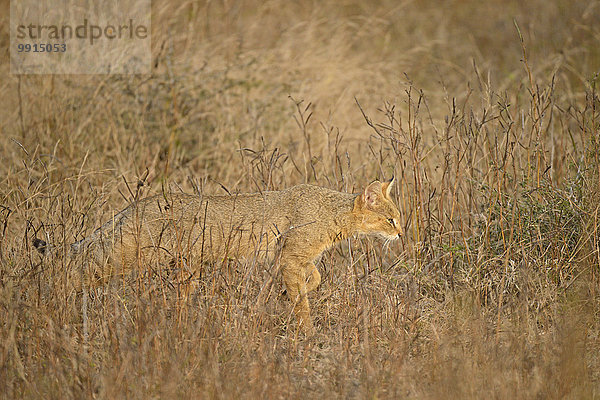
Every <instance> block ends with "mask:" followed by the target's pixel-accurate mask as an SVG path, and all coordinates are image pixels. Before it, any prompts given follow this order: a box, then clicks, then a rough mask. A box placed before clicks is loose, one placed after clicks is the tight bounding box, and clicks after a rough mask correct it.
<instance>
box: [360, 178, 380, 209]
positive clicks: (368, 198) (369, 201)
mask: <svg viewBox="0 0 600 400" xmlns="http://www.w3.org/2000/svg"><path fill="white" fill-rule="evenodd" d="M382 194H383V186H382V184H381V182H379V181H375V182H373V183H370V184H369V185H368V186H367V187H366V188H365V191H364V192H363V194H362V200H363V202H364V203H365V204H366V205H367V206H373V205H374V204H375V203H377V200H378V199H379V196H381V195H382Z"/></svg>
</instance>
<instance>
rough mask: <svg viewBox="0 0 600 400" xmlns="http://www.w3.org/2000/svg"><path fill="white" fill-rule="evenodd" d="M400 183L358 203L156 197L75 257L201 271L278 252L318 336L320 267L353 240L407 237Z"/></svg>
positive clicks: (314, 194) (100, 232)
mask: <svg viewBox="0 0 600 400" xmlns="http://www.w3.org/2000/svg"><path fill="white" fill-rule="evenodd" d="M392 182H393V179H392V181H389V182H384V183H381V182H379V181H375V182H373V183H371V184H370V185H368V186H367V187H366V188H365V190H364V191H363V192H362V193H361V194H358V195H357V194H348V193H341V192H337V191H333V190H330V189H326V188H322V187H318V186H312V185H298V186H294V187H291V188H289V189H286V190H282V191H272V192H263V193H253V194H238V195H231V196H229V195H225V196H204V195H203V196H198V195H187V194H173V195H169V196H163V195H159V196H154V197H149V198H146V199H144V200H140V201H138V202H137V203H134V204H132V205H130V206H129V207H127V208H126V209H125V210H123V211H121V212H120V213H119V214H117V215H115V216H114V218H113V219H111V220H110V221H108V222H107V223H105V224H104V225H103V226H101V227H100V228H99V229H97V230H96V231H95V232H94V233H92V234H91V235H90V236H88V237H87V238H85V239H83V240H81V241H79V242H77V243H75V244H73V245H72V252H73V253H87V254H91V255H92V256H93V257H94V258H95V260H96V262H97V263H98V264H99V265H118V266H119V268H120V269H121V270H127V269H128V268H135V267H139V266H141V265H147V263H150V262H153V261H155V260H158V259H160V258H166V259H169V258H170V259H171V260H184V263H185V264H186V265H188V266H189V267H190V268H200V266H201V265H202V264H203V263H206V262H216V261H222V260H225V259H228V258H235V259H240V258H252V257H255V256H258V257H268V258H272V257H273V256H274V255H275V253H276V252H277V253H278V255H279V260H280V265H281V270H282V274H283V280H284V282H285V285H286V288H287V292H288V294H289V296H290V298H291V299H292V301H294V302H295V307H294V311H295V313H296V316H297V317H298V320H299V322H300V324H301V326H302V327H303V329H304V330H305V331H306V332H308V333H311V332H313V331H314V328H313V324H312V321H311V317H310V308H309V303H308V297H307V293H308V292H310V291H312V290H314V289H315V288H316V287H317V286H318V285H319V283H320V281H321V275H320V274H319V271H318V270H317V269H316V267H315V264H314V260H315V259H316V258H317V257H319V255H320V254H321V253H322V252H323V251H324V250H325V249H327V248H328V247H330V246H332V245H333V244H335V243H336V242H338V241H340V240H342V239H344V238H347V237H349V236H352V235H356V234H370V233H377V234H380V235H382V236H384V237H385V238H387V239H396V238H397V237H398V236H399V235H400V233H401V229H400V222H399V221H400V214H399V212H398V209H397V208H396V206H395V205H394V203H393V202H392V200H391V197H390V191H391V185H392Z"/></svg>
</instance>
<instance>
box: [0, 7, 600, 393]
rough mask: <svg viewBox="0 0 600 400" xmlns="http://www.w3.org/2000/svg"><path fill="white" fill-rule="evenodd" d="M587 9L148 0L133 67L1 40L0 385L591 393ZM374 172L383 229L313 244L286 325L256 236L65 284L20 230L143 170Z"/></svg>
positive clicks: (72, 266) (64, 227)
mask: <svg viewBox="0 0 600 400" xmlns="http://www.w3.org/2000/svg"><path fill="white" fill-rule="evenodd" d="M3 9H5V10H7V9H8V2H6V1H5V2H3ZM2 15H3V17H1V18H2V19H3V20H2V21H3V23H2V25H1V26H2V28H1V31H0V32H1V33H0V46H1V47H2V48H3V49H7V50H8V46H9V37H8V32H7V30H6V29H7V28H6V26H7V22H8V21H7V18H8V15H9V14H8V12H5V13H2ZM599 15H600V3H598V2H587V1H586V2H584V1H575V2H574V1H566V0H564V1H562V0H557V1H552V2H548V1H538V0H534V1H531V2H528V3H527V4H522V2H517V1H488V2H483V3H482V2H478V1H471V0H460V1H459V0H453V1H448V2H444V3H443V4H440V3H439V2H435V1H419V2H410V1H405V2H395V1H387V0H381V1H372V2H359V1H351V0H344V1H341V2H339V1H338V2H328V1H323V2H313V3H305V2H279V1H270V2H255V1H221V2H212V1H209V2H191V1H180V2H167V1H159V0H156V1H154V2H153V25H152V29H153V37H152V38H153V59H154V63H155V64H154V66H153V74H152V75H151V76H115V75H113V76H14V75H10V74H9V69H8V63H7V62H5V63H2V65H0V69H1V73H2V77H3V79H2V81H1V83H0V85H1V93H2V94H3V96H1V97H0V115H1V118H0V143H1V147H0V148H1V149H2V150H1V152H0V157H1V159H0V171H1V174H0V177H1V179H0V232H1V234H0V321H1V323H0V335H1V337H2V341H1V342H0V388H2V389H1V393H2V397H6V398H21V397H25V398H80V397H99V398H149V397H154V398H174V397H175V398H176V397H183V398H186V397H193V398H213V397H214V398H238V397H243V398H254V397H267V398H324V397H330V396H333V397H344V398H364V397H367V398H483V397H493V398H511V399H512V398H565V397H566V398H597V397H599V396H600V375H599V373H598V371H600V358H599V350H600V320H599V315H598V310H599V309H600V296H599V293H598V284H599V275H600V265H599V257H600V252H599V251H598V250H599V248H598V246H599V243H598V238H599V235H598V231H597V229H598V200H597V199H598V197H597V196H598V192H599V191H598V188H599V180H600V160H598V157H599V155H598V154H599V148H598V146H599V145H600V137H599V125H600V114H599V107H600V98H599V95H598V88H597V85H598V68H599V65H600V43H599V42H600V30H599V28H598V27H599V26H600V24H599V23H600V18H599ZM4 54H5V56H4V60H5V61H6V59H7V55H8V51H6V52H4ZM391 174H395V175H396V177H397V179H398V185H397V186H396V188H395V193H394V195H395V197H396V199H397V201H398V204H399V205H400V207H401V210H402V215H403V223H404V226H405V231H406V234H405V236H404V237H403V239H402V240H400V241H398V242H397V243H395V244H393V245H391V246H389V247H383V246H382V243H381V242H380V241H379V240H377V239H370V238H362V239H352V240H350V241H348V242H344V243H342V245H341V246H339V247H336V248H334V249H332V250H330V251H328V252H326V253H325V254H324V256H323V257H322V259H321V260H320V261H319V263H318V268H319V269H320V270H321V271H322V275H323V283H322V285H321V287H320V288H319V289H318V290H317V291H316V293H314V294H313V295H311V303H312V304H313V305H314V307H313V309H314V310H313V313H314V316H315V319H316V324H317V326H318V329H319V333H318V334H317V336H316V337H315V338H312V339H309V340H307V339H303V338H302V336H298V335H297V332H296V325H295V323H294V320H293V318H292V317H291V316H290V309H291V307H290V304H289V302H288V301H287V300H286V299H285V297H284V296H281V293H282V292H283V287H282V285H281V282H280V280H279V278H278V277H277V276H276V275H274V274H273V271H272V268H271V266H270V265H268V264H264V263H260V262H257V261H256V260H249V261H248V262H233V261H231V262H226V263H223V264H217V265H210V266H203V267H202V268H203V269H202V280H201V282H200V283H201V284H200V287H199V288H198V289H197V290H195V291H193V292H192V293H186V291H187V290H188V289H187V287H186V285H184V284H181V283H180V282H178V281H177V279H174V278H171V277H169V276H167V275H165V274H162V273H161V272H160V271H162V270H163V269H164V266H160V265H150V266H148V268H147V269H145V270H141V271H139V273H137V274H135V275H133V276H127V277H123V278H119V279H114V280H112V281H110V282H109V283H108V284H107V285H105V286H103V287H101V288H99V289H97V290H95V291H91V292H90V293H89V295H88V296H83V295H82V294H81V293H76V292H74V291H73V290H72V288H71V285H70V284H71V280H72V276H71V274H72V272H73V271H79V270H80V267H81V266H80V265H77V263H76V262H75V261H73V260H70V259H69V258H68V257H64V256H63V252H62V251H60V249H59V250H58V251H57V252H56V254H54V255H53V256H51V257H48V258H41V257H40V256H39V255H38V254H37V253H36V252H35V251H33V250H32V248H31V240H32V238H34V237H35V236H38V237H41V238H44V239H45V240H48V241H50V242H52V243H55V244H56V245H57V246H58V247H59V248H60V247H65V248H66V246H68V244H69V243H71V242H73V241H75V240H77V239H79V238H81V237H83V236H85V235H87V234H89V233H90V232H91V231H92V230H93V229H94V228H95V227H97V226H98V225H99V224H100V223H101V222H103V221H106V220H107V219H108V218H110V216H111V215H112V213H113V212H115V211H118V210H119V209H121V208H123V207H124V206H126V205H127V203H128V202H129V201H131V200H132V198H135V197H136V196H142V195H149V194H155V193H160V192H161V191H164V190H171V191H179V190H183V191H187V192H193V191H201V192H206V193H223V192H224V190H223V188H226V189H227V190H228V191H231V192H233V191H256V190H259V189H260V190H263V189H281V188H284V187H288V186H290V185H294V184H297V183H301V182H308V183H314V184H318V185H322V186H327V187H331V188H334V189H339V190H343V191H348V192H351V191H357V190H359V189H360V188H361V187H362V186H363V185H364V184H366V183H368V182H369V181H370V180H372V179H375V178H381V177H388V176H390V175H391Z"/></svg>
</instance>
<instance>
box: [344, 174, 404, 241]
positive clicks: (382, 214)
mask: <svg viewBox="0 0 600 400" xmlns="http://www.w3.org/2000/svg"><path fill="white" fill-rule="evenodd" d="M393 184H394V178H392V179H391V180H389V181H387V182H383V183H381V182H379V181H375V182H372V183H370V184H369V185H368V186H367V187H366V188H365V190H364V191H363V192H362V193H361V194H360V195H359V196H358V197H357V199H356V200H355V202H354V210H353V213H354V215H355V216H356V217H357V219H358V224H359V227H358V231H359V233H363V234H370V233H376V234H380V235H381V236H383V237H385V238H386V239H398V237H400V235H402V228H401V226H400V212H399V211H398V207H396V205H395V204H394V202H393V201H392V198H391V192H392V185H393Z"/></svg>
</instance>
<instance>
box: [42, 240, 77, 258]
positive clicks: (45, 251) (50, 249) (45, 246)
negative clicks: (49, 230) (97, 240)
mask: <svg viewBox="0 0 600 400" xmlns="http://www.w3.org/2000/svg"><path fill="white" fill-rule="evenodd" d="M85 240H86V239H83V240H80V241H78V242H75V243H73V244H71V248H70V251H69V255H70V256H71V257H74V256H75V255H77V254H79V253H81V252H82V247H83V246H82V245H83V244H84V242H85ZM32 244H33V247H35V249H36V250H37V251H38V253H40V254H41V255H43V256H48V255H50V254H52V253H55V252H56V251H57V250H58V246H55V245H53V244H50V243H48V242H46V241H45V240H42V239H40V238H33V240H32Z"/></svg>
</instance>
